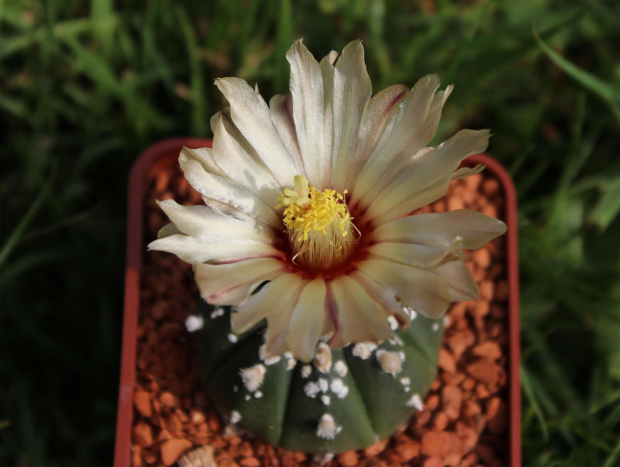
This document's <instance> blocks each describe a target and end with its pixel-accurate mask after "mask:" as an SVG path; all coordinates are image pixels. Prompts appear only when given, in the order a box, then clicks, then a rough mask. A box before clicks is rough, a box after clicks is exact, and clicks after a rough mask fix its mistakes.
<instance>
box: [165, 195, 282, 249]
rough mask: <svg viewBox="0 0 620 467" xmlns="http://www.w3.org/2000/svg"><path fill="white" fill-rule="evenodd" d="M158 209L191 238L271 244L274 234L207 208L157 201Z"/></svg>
mask: <svg viewBox="0 0 620 467" xmlns="http://www.w3.org/2000/svg"><path fill="white" fill-rule="evenodd" d="M157 204H158V205H159V207H160V208H161V209H162V210H163V211H164V213H166V215H167V216H168V218H169V219H170V220H171V221H172V222H174V224H175V225H176V226H177V228H178V229H179V230H180V231H181V232H183V233H184V234H186V235H189V236H192V237H203V236H222V237H224V236H227V235H229V234H230V233H231V231H234V233H233V235H232V236H234V237H237V238H239V237H244V238H251V239H254V240H260V241H263V242H265V243H271V242H272V240H273V236H274V233H273V231H270V230H268V229H264V228H262V227H260V226H257V225H254V224H253V223H250V222H245V221H242V220H239V219H235V218H233V217H230V216H227V215H225V214H222V213H221V212H219V211H217V210H215V209H212V208H210V207H209V206H181V205H180V204H177V203H176V202H175V201H174V200H171V199H166V200H164V201H158V202H157Z"/></svg>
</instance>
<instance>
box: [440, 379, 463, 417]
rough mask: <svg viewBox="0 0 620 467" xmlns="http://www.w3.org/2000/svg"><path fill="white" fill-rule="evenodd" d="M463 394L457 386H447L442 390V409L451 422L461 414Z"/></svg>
mask: <svg viewBox="0 0 620 467" xmlns="http://www.w3.org/2000/svg"><path fill="white" fill-rule="evenodd" d="M462 401H463V393H462V392H461V390H460V389H459V388H457V387H455V386H446V387H444V388H443V389H442V390H441V407H442V409H443V411H444V413H445V414H446V416H447V417H448V418H449V419H450V420H456V419H457V418H458V417H459V414H460V412H461V402H462Z"/></svg>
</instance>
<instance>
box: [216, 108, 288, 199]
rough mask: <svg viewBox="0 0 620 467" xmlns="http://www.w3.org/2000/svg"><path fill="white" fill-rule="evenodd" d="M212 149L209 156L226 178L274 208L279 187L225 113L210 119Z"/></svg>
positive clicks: (219, 113)
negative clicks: (211, 125)
mask: <svg viewBox="0 0 620 467" xmlns="http://www.w3.org/2000/svg"><path fill="white" fill-rule="evenodd" d="M212 124H213V133H214V138H213V147H212V148H211V154H212V157H213V159H214V160H215V161H217V164H218V166H219V168H220V169H221V170H222V171H223V172H224V173H225V174H226V176H227V177H228V178H229V179H230V180H232V181H233V182H235V183H236V184H237V185H241V186H243V187H244V188H246V189H247V190H248V191H250V192H252V193H254V194H255V195H256V196H257V197H259V198H260V199H261V200H263V202H264V203H265V204H267V205H270V206H275V205H276V204H277V199H278V195H279V194H280V186H279V184H278V182H277V181H276V178H275V177H274V176H273V175H272V174H271V173H270V171H269V169H268V168H267V167H266V166H265V164H264V162H263V161H262V160H261V158H260V156H259V155H258V153H257V152H256V150H255V149H254V148H253V147H252V146H251V145H250V144H249V143H248V141H246V139H245V138H244V137H243V135H242V134H241V132H240V131H239V129H238V128H237V127H236V126H235V124H234V123H233V121H232V120H231V116H230V115H228V113H226V112H218V113H217V114H216V115H215V116H214V117H213V119H212Z"/></svg>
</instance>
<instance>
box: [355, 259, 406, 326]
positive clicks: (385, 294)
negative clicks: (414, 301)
mask: <svg viewBox="0 0 620 467" xmlns="http://www.w3.org/2000/svg"><path fill="white" fill-rule="evenodd" d="M349 277H351V278H352V279H354V280H355V281H356V282H357V283H358V284H359V285H360V286H361V287H362V288H363V289H364V290H365V291H366V292H367V293H368V295H369V296H370V297H371V298H372V299H373V300H374V301H375V302H377V303H379V304H380V305H381V306H382V307H383V308H384V309H385V310H386V314H387V315H394V316H395V317H396V319H397V320H398V321H399V322H400V323H401V327H403V328H407V327H409V322H410V317H409V315H408V314H407V313H406V312H405V311H404V310H403V307H402V306H401V305H400V303H398V302H397V301H396V297H394V295H393V294H392V293H390V291H389V290H387V289H385V288H384V287H382V286H381V285H379V284H378V283H376V282H375V281H373V280H372V279H370V278H369V277H368V276H366V275H365V274H363V273H361V272H359V271H353V272H352V273H351V274H349Z"/></svg>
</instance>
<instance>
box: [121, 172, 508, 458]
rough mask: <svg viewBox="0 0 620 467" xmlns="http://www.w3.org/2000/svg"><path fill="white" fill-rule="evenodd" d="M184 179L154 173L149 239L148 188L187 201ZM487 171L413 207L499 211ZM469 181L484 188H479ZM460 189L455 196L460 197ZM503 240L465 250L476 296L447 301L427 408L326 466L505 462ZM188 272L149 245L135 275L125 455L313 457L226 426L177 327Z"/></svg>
mask: <svg viewBox="0 0 620 467" xmlns="http://www.w3.org/2000/svg"><path fill="white" fill-rule="evenodd" d="M175 170H176V169H175ZM179 179H182V176H181V175H180V172H179V171H178V170H177V171H176V172H175V173H174V174H173V175H172V176H170V175H168V176H166V177H164V179H162V180H166V182H165V183H164V182H163V181H161V182H159V183H155V181H153V182H152V184H151V188H152V190H151V192H150V193H148V194H147V202H146V203H145V205H146V208H147V217H146V219H147V221H148V222H147V225H146V226H147V228H148V229H149V232H148V233H147V234H146V236H147V237H148V238H154V236H155V235H156V233H157V230H158V229H159V228H160V227H161V226H162V225H164V224H166V223H168V221H167V220H166V218H165V216H164V215H163V214H162V212H161V211H160V210H159V208H157V206H156V204H155V203H154V201H153V199H154V198H155V190H156V191H157V192H158V193H159V194H158V195H157V198H158V199H166V198H172V199H176V200H177V202H180V203H182V204H195V203H196V202H197V201H198V200H199V195H198V194H197V193H196V192H194V191H193V190H192V189H191V188H190V187H189V186H188V185H187V183H186V182H185V181H184V180H179ZM488 179H489V177H488V176H487V175H486V174H484V173H483V174H478V175H475V176H472V177H468V178H465V179H463V180H458V181H455V182H453V183H452V185H451V188H450V191H449V193H448V195H447V196H446V197H445V198H442V199H440V200H438V201H436V202H435V203H433V205H432V206H425V207H423V208H422V209H420V210H419V212H443V211H446V210H453V209H460V208H463V207H464V208H467V209H476V210H479V211H481V212H483V213H486V214H487V215H489V214H491V215H493V216H495V214H497V213H498V212H499V213H500V214H501V213H502V212H503V209H504V208H503V206H504V202H503V198H502V193H501V190H499V189H497V190H496V189H495V188H494V183H493V182H491V183H488V182H487V180H488ZM497 187H498V188H499V185H497ZM175 189H178V190H180V192H181V194H182V196H179V193H176V192H175ZM471 190H481V191H480V192H478V193H475V194H474V193H472V192H471ZM456 193H459V194H460V198H457V197H455V194H456ZM474 195H475V196H474ZM504 249H505V241H504V239H503V238H499V239H496V240H494V241H493V242H491V243H489V244H488V245H487V246H485V247H484V248H483V249H481V250H478V251H475V252H470V253H467V254H468V261H467V265H468V267H469V268H470V269H471V270H472V272H473V275H474V277H475V279H476V280H477V282H478V285H479V288H480V299H479V300H478V301H470V302H457V303H455V304H454V305H453V306H452V307H451V309H450V310H449V311H448V314H447V316H448V318H449V324H448V325H447V328H446V331H445V338H444V344H443V348H442V350H441V355H440V365H439V370H438V374H437V378H436V379H435V380H434V381H433V383H432V385H431V391H430V393H429V395H428V396H427V397H426V400H425V401H424V410H423V411H420V412H417V413H416V414H415V415H414V416H413V418H412V420H411V423H410V424H408V425H404V426H403V427H402V428H401V429H400V430H399V431H398V434H397V435H396V436H394V437H392V438H391V440H384V441H381V442H379V443H377V444H375V445H373V446H371V447H369V448H367V449H365V450H361V451H348V452H345V453H342V454H339V455H337V456H335V457H334V458H333V459H332V460H329V461H325V462H326V463H325V465H326V466H327V467H335V466H337V465H350V466H353V465H363V466H373V467H383V466H385V467H390V466H393V465H409V464H410V465H424V466H431V467H432V466H444V465H454V466H462V467H470V466H474V465H486V466H487V467H488V466H489V465H506V464H507V462H506V459H507V458H506V441H505V436H506V432H507V418H508V409H507V406H506V402H505V399H504V398H505V394H506V391H505V388H506V384H507V367H506V364H507V363H506V362H507V359H506V358H505V354H504V352H505V349H506V348H507V342H508V341H507V339H506V336H505V331H506V311H505V310H506V300H507V299H508V284H507V282H506V278H505V269H504V265H503V263H502V260H501V259H502V258H503V257H504V256H505V250H504ZM191 274H192V273H191V267H190V266H188V265H186V264H185V263H183V262H181V261H180V260H178V259H177V258H176V257H174V256H173V255H168V254H164V253H159V252H156V253H149V254H148V255H145V263H144V267H143V272H142V276H141V280H142V284H143V287H142V290H141V303H143V304H145V305H144V306H143V307H142V309H141V311H140V316H139V325H138V349H137V352H136V390H135V392H134V407H135V409H136V416H135V417H134V425H133V433H132V441H133V444H132V451H131V462H132V465H135V466H138V465H141V466H143V465H149V466H150V465H153V466H154V465H172V464H174V462H176V461H179V466H180V467H189V465H182V464H181V459H180V456H182V455H183V453H184V452H185V451H188V450H190V449H191V447H192V446H194V445H196V446H204V447H208V448H209V449H211V450H212V461H213V462H214V464H208V466H209V467H211V465H216V464H217V465H218V466H220V467H226V466H231V467H234V466H254V465H282V466H291V467H296V466H301V465H303V466H307V465H313V463H314V462H315V460H316V458H315V457H314V456H308V455H306V454H304V453H291V452H288V451H285V450H283V449H280V448H274V447H273V446H270V445H267V444H265V443H263V442H261V441H260V440H256V439H251V438H248V437H247V435H240V434H239V433H237V432H231V431H230V430H229V429H228V428H227V427H226V426H225V425H224V424H223V423H222V420H221V418H220V416H219V414H218V413H217V411H216V409H215V408H214V407H213V406H212V404H211V403H210V402H209V401H208V399H207V398H206V396H205V394H204V392H203V388H202V384H201V382H200V373H199V369H198V366H197V365H198V364H197V361H196V357H195V355H194V353H193V349H192V341H191V336H190V335H189V334H188V333H187V331H186V330H185V326H184V322H185V319H186V318H187V316H189V315H190V314H192V313H195V311H194V310H195V307H196V300H195V297H196V296H197V290H196V287H195V285H194V284H193V281H192V280H191V277H192V276H191ZM171 297H174V300H172V299H171ZM498 401H499V402H498ZM145 427H146V428H145ZM149 433H150V440H149ZM143 445H144V447H143ZM192 452H193V451H192ZM187 454H188V455H189V452H188V453H187ZM183 458H185V456H183ZM199 465H200V464H199ZM192 467H193V464H192Z"/></svg>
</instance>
